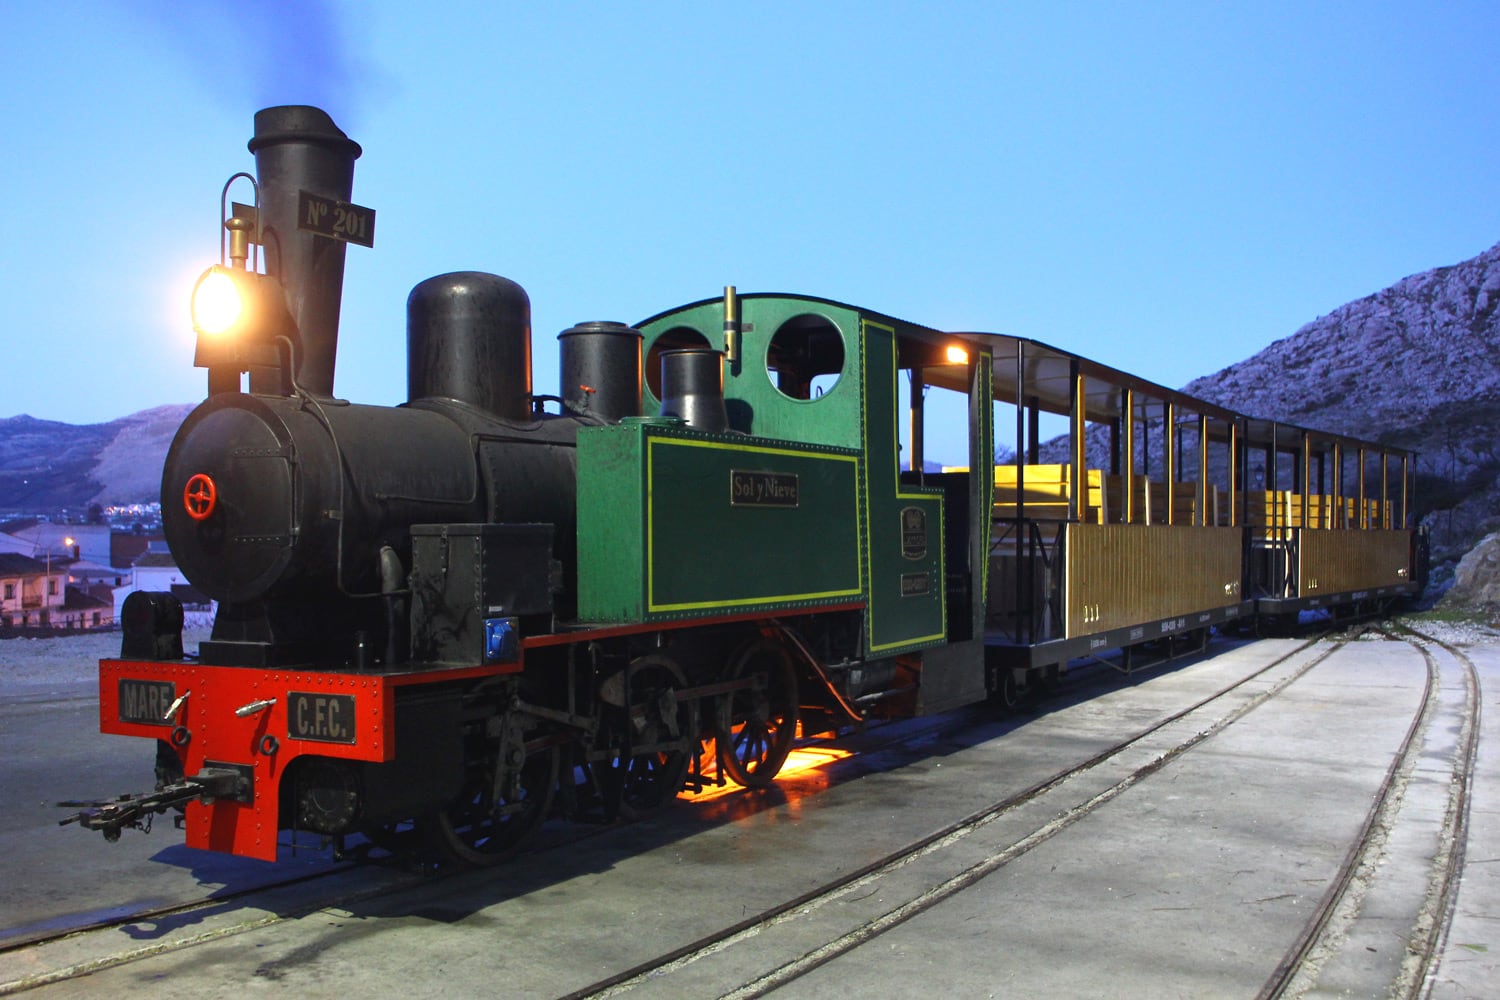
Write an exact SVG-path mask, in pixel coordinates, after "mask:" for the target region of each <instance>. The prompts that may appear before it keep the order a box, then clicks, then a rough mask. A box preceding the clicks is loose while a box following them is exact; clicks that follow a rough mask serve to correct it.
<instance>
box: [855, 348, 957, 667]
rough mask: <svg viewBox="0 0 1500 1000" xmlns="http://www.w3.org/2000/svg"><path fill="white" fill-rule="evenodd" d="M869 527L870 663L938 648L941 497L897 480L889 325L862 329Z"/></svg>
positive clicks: (895, 372)
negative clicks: (899, 654)
mask: <svg viewBox="0 0 1500 1000" xmlns="http://www.w3.org/2000/svg"><path fill="white" fill-rule="evenodd" d="M864 341H865V349H864V357H865V372H864V374H865V392H864V395H865V398H866V399H867V400H868V403H869V410H868V419H867V420H866V421H865V424H864V431H865V438H864V451H865V469H866V477H867V482H866V490H865V495H866V503H867V509H866V523H867V524H868V525H869V529H868V530H869V536H868V568H867V574H868V579H869V581H870V585H869V586H870V603H869V608H868V612H867V614H866V619H865V621H866V652H867V654H868V655H870V656H890V655H894V654H896V653H901V652H906V651H908V650H912V649H919V648H922V647H924V646H931V645H936V644H937V643H940V642H944V641H945V640H946V638H947V635H946V632H945V621H946V618H945V611H946V609H945V607H944V602H945V600H946V580H945V578H944V575H943V529H944V525H943V503H942V491H941V490H938V489H934V488H930V487H920V486H910V485H904V484H902V483H901V481H900V467H901V466H900V461H901V454H900V433H899V429H898V427H897V421H898V420H899V419H900V418H901V408H900V407H899V406H897V401H898V399H899V397H898V395H897V390H896V379H897V377H898V376H899V374H900V372H899V369H898V368H897V364H896V334H895V330H894V328H892V327H891V326H888V325H886V324H884V323H877V322H873V321H867V322H865V324H864Z"/></svg>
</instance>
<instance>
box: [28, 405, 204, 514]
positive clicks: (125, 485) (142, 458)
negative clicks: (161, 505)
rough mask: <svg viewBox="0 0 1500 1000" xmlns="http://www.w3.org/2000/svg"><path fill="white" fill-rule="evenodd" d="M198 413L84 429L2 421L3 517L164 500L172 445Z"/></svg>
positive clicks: (157, 413) (165, 413) (162, 411)
mask: <svg viewBox="0 0 1500 1000" xmlns="http://www.w3.org/2000/svg"><path fill="white" fill-rule="evenodd" d="M191 409H192V406H191V405H180V406H158V407H155V408H153V409H150V410H142V411H141V412H139V413H134V414H131V415H130V416H128V417H121V418H120V419H119V420H112V421H110V422H109V423H107V424H87V425H83V426H78V425H75V424H66V423H62V422H60V421H56V420H37V419H36V418H35V417H30V416H26V415H25V414H22V415H21V416H19V417H9V418H6V419H0V515H4V514H34V513H52V512H56V511H58V510H61V509H64V508H66V509H71V510H74V511H80V512H82V511H86V510H87V509H88V507H89V505H91V504H95V503H98V504H101V505H108V504H113V503H153V502H155V501H157V500H158V499H160V492H161V468H162V463H163V462H164V461H165V460H166V457H167V446H168V445H170V444H171V443H172V435H173V434H175V433H176V432H177V426H178V425H179V424H181V423H182V419H183V418H184V417H185V416H187V414H188V411H190V410H191Z"/></svg>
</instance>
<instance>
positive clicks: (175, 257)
mask: <svg viewBox="0 0 1500 1000" xmlns="http://www.w3.org/2000/svg"><path fill="white" fill-rule="evenodd" d="M0 11H3V13H4V17H5V27H4V31H3V32H0V55H3V58H0V74H3V84H4V92H5V93H6V95H7V97H6V100H5V101H4V102H3V104H0V134H3V135H4V136H5V147H6V155H5V156H4V157H3V158H0V192H3V207H0V282H3V288H4V292H5V303H6V316H5V325H6V329H7V332H6V345H7V349H6V351H5V355H4V357H5V362H4V365H3V368H0V417H3V416H12V415H15V414H19V413H29V414H31V415H33V416H35V417H40V418H46V419H54V420H65V421H68V422H72V423H90V422H98V421H105V420H110V419H113V418H115V417H119V416H123V415H125V414H128V413H131V412H134V411H136V410H139V409H143V408H145V407H148V406H154V405H159V404H163V403H177V402H192V401H195V400H197V399H199V398H201V397H202V395H203V390H204V374H203V372H202V371H200V370H197V369H194V368H192V367H191V365H192V337H191V331H190V329H189V322H188V319H187V294H188V291H189V289H190V288H191V284H192V281H193V278H194V277H195V276H196V275H197V274H198V272H199V271H201V269H202V268H203V267H205V266H207V265H208V264H209V263H213V262H214V261H216V260H217V255H218V247H219V237H218V229H217V227H218V211H219V209H218V199H219V192H220V188H221V186H222V185H223V182H224V181H225V180H226V179H227V178H228V176H229V175H230V174H231V173H233V172H234V171H237V170H248V169H252V165H253V161H252V159H251V157H250V155H249V154H248V152H246V149H245V142H246V141H247V140H248V139H249V137H250V134H251V131H252V117H253V114H254V112H255V111H256V109H258V108H260V107H263V106H266V105H269V104H277V103H312V104H319V105H322V106H323V107H325V108H326V109H327V110H328V111H329V112H330V113H331V114H332V115H333V116H334V118H335V120H336V121H337V122H338V123H339V124H340V125H341V127H343V128H344V130H345V131H346V132H348V133H349V135H350V136H351V137H352V138H354V139H355V140H356V141H358V142H359V143H361V144H362V145H363V147H364V150H365V152H364V156H363V157H362V158H361V160H360V161H359V163H358V165H357V167H356V172H355V180H354V200H355V201H356V202H359V203H360V204H363V205H367V206H370V207H373V208H375V209H376V210H377V212H378V227H377V234H376V243H375V247H374V249H373V250H367V249H363V248H360V247H351V248H350V250H349V257H348V265H347V272H346V284H345V298H344V313H343V325H342V332H341V338H340V356H339V364H338V373H337V376H336V383H335V389H336V391H337V393H338V394H339V395H341V396H344V397H347V398H350V399H354V400H357V401H361V402H372V403H385V404H394V403H398V402H401V401H402V400H403V399H404V395H405V386H406V383H405V371H404V367H405V301H406V295H407V293H408V292H409V291H410V289H411V287H412V286H413V285H415V284H416V283H417V282H419V281H420V280H422V279H423V278H425V277H428V276H430V275H433V274H438V273H441V272H444V271H451V270H464V269H474V270H485V271H493V272H496V273H499V274H503V275H505V276H507V277H510V278H512V279H514V280H516V281H519V282H520V283H521V284H522V285H524V286H525V287H526V288H527V290H528V291H529V293H530V295H531V300H532V309H533V325H534V333H533V338H534V339H533V351H534V355H535V357H536V377H535V382H536V386H537V391H539V392H555V391H556V383H557V369H556V362H555V353H556V341H555V339H554V338H555V336H556V334H557V332H558V331H560V330H562V329H565V328H567V327H569V326H571V325H572V324H574V323H576V322H579V321H584V320H596V319H618V320H624V321H634V320H638V319H641V318H643V317H645V316H648V315H650V314H652V313H655V312H658V311H660V310H662V309H665V308H668V307H670V306H673V305H677V304H680V303H683V302H687V301H691V300H695V299H699V298H704V297H707V296H711V295H716V294H718V293H719V292H720V290H721V288H722V286H723V285H725V284H730V283H732V284H735V285H737V286H739V288H740V289H741V291H744V292H751V291H788V292H804V293H809V294H814V295H821V296H826V297H829V298H834V299H840V300H845V301H849V302H853V303H856V304H859V305H863V306H867V307H870V308H872V309H876V310H879V311H882V312H886V313H889V314H892V315H895V316H899V317H902V318H905V319H909V320H913V321H915V322H919V323H924V324H927V325H931V326H935V327H939V328H945V329H974V330H988V331H996V332H1005V333H1014V334H1019V335H1023V336H1028V337H1034V338H1037V339H1040V340H1044V341H1047V342H1049V343H1053V344H1056V345H1058V346H1061V347H1065V348H1068V349H1071V350H1074V351H1077V352H1079V353H1081V354H1084V355H1086V356H1089V357H1092V358H1095V359H1097V360H1100V361H1102V362H1105V363H1107V364H1111V365H1114V366H1116V367H1120V368H1124V369H1126V370H1130V371H1135V372H1138V373H1140V374H1141V375H1144V376H1146V377H1148V378H1150V379H1152V380H1153V381H1157V382H1161V383H1164V384H1167V385H1174V386H1175V385H1181V384H1183V383H1185V382H1187V381H1188V380H1190V379H1191V378H1193V377H1196V376H1198V375H1201V374H1205V373H1208V372H1211V371H1215V370H1217V369H1219V368H1221V367H1223V366H1225V365H1227V364H1229V363H1231V362H1234V361H1237V360H1239V359H1241V358H1243V357H1246V356H1248V355H1250V354H1252V353H1254V352H1255V351H1257V350H1259V349H1260V348H1262V347H1264V346H1266V345H1267V344H1269V343H1270V342H1272V341H1274V340H1276V339H1279V338H1281V337H1284V336H1287V335H1289V334H1291V333H1292V332H1294V331H1295V330H1296V329H1297V328H1298V327H1299V326H1301V325H1302V324H1303V323H1305V322H1307V321H1309V320H1312V319H1314V318H1315V317H1317V316H1319V315H1321V314H1324V313H1327V312H1329V311H1330V310H1332V309H1334V308H1336V307H1337V306H1339V305H1341V304H1342V303H1344V302H1346V301H1348V300H1350V299H1354V298H1358V297H1360V296H1363V295H1367V294H1369V293H1371V292H1374V291H1377V290H1378V289H1380V288H1382V287H1384V286H1386V285H1388V284H1390V283H1392V282H1394V281H1396V280H1398V279H1400V278H1402V277H1404V276H1406V275H1408V274H1411V273H1414V272H1417V271H1422V270H1426V269H1427V268H1430V267H1435V266H1439V265H1444V264H1451V263H1455V262H1457V261H1459V260H1462V259H1465V258H1467V257H1470V256H1473V255H1474V254H1477V253H1479V252H1481V251H1483V250H1485V249H1487V248H1488V247H1490V246H1491V245H1493V244H1494V243H1496V242H1497V241H1500V197H1497V196H1496V195H1497V183H1496V182H1497V179H1500V114H1496V111H1495V102H1496V99H1497V95H1500V4H1494V3H1488V4H1465V3H1444V4H1439V5H1429V4H1419V3H1412V4H1379V3H1349V4H1313V3H1295V4H1277V3H1255V4H1222V5H1221V4H1209V3H1139V4H1113V3H1110V4H1104V3H1100V4H1093V3H1084V4H1069V3H1038V4H1029V3H1021V4H1000V3H957V2H955V3H946V4H943V3H882V2H865V3H832V2H827V3H820V2H807V0H805V2H802V3H733V4H731V3H704V2H700V3H635V4H624V3H615V4H605V3H598V4H573V3H560V2H554V3H546V4H539V3H524V4H521V3H516V4H509V3H483V4H479V3H476V4H442V3H436V4H429V5H418V4H413V3H410V2H399V3H396V2H372V3H312V4H289V3H271V4H257V3H254V2H251V0H243V2H240V3H236V4H227V3H219V2H211V3H209V2H197V3H186V2H182V3H165V2H159V0H157V2H146V0H142V2H136V3H124V2H117V3H66V2H63V3H56V4H39V3H19V2H11V3H6V4H4V5H0Z"/></svg>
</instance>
